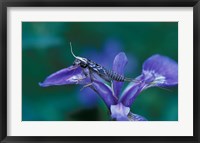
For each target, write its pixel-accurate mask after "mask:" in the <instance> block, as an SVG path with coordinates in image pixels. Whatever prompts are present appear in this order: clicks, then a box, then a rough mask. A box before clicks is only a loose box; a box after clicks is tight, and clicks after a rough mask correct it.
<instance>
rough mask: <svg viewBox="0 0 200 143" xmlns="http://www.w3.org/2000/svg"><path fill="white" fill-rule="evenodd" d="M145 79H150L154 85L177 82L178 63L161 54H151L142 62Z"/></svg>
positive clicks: (171, 84)
mask: <svg viewBox="0 0 200 143" xmlns="http://www.w3.org/2000/svg"><path fill="white" fill-rule="evenodd" d="M142 74H143V75H144V76H145V77H143V78H145V80H147V78H148V80H150V79H151V81H150V82H152V81H153V80H154V81H153V84H154V86H173V85H176V84H178V64H177V62H175V61H174V60H172V59H170V58H168V57H166V56H161V55H153V56H151V57H150V58H148V59H147V60H146V61H145V62H144V64H143V72H142ZM152 78H154V79H152Z"/></svg>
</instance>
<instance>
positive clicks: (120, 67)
mask: <svg viewBox="0 0 200 143" xmlns="http://www.w3.org/2000/svg"><path fill="white" fill-rule="evenodd" d="M127 63H128V59H127V57H126V54H125V53H124V52H120V53H119V54H117V56H116V57H115V59H114V61H113V71H114V72H116V73H118V74H120V75H124V70H125V66H126V64H127ZM123 84H124V83H123V82H118V81H115V80H114V81H113V82H112V86H113V91H114V94H115V95H116V96H117V97H119V94H120V91H121V88H122V86H123Z"/></svg>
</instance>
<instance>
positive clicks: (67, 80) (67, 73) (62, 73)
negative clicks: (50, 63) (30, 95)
mask: <svg viewBox="0 0 200 143" xmlns="http://www.w3.org/2000/svg"><path fill="white" fill-rule="evenodd" d="M80 79H83V80H80ZM88 82H89V79H88V78H85V75H84V74H83V72H82V69H81V67H79V66H70V67H68V68H65V69H62V70H59V71H57V72H56V73H53V74H51V75H50V76H48V77H47V78H46V79H45V80H44V82H42V83H39V85H40V86H41V87H47V86H53V85H65V84H86V83H88Z"/></svg>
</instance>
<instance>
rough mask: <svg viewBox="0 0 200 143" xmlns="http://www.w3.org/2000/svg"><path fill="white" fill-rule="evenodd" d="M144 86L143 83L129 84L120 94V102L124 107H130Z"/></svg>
mask: <svg viewBox="0 0 200 143" xmlns="http://www.w3.org/2000/svg"><path fill="white" fill-rule="evenodd" d="M145 86H146V84H145V83H144V82H141V83H130V84H129V85H128V86H127V87H126V88H125V90H124V92H123V93H122V96H121V98H120V100H119V101H120V102H122V103H123V104H124V105H125V106H127V107H130V106H131V104H132V103H133V102H134V100H135V99H136V97H137V96H138V95H139V94H140V93H141V92H142V90H143V89H144V88H145Z"/></svg>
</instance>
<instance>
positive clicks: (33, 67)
mask: <svg viewBox="0 0 200 143" xmlns="http://www.w3.org/2000/svg"><path fill="white" fill-rule="evenodd" d="M70 41H71V42H72V44H73V50H74V52H75V54H76V55H79V56H84V57H86V58H89V59H91V60H94V61H96V62H97V63H99V64H101V65H103V66H105V67H107V68H108V69H111V68H112V62H113V59H114V57H115V55H116V54H117V53H118V52H121V51H124V52H125V53H126V54H127V57H128V60H129V63H128V64H127V67H126V72H125V75H126V76H127V77H136V76H138V75H139V74H140V73H141V70H142V64H143V62H144V61H145V60H146V59H147V58H148V57H150V56H152V55H153V54H162V55H165V56H168V57H170V58H172V59H174V60H175V61H177V62H178V23H177V22H23V23H22V120H23V121H107V120H110V118H109V113H108V110H107V108H106V106H105V105H104V103H103V102H102V100H101V99H100V98H99V97H98V95H97V94H95V93H94V92H93V91H92V90H90V89H89V88H87V89H85V90H83V91H80V89H81V86H78V85H64V86H52V87H46V88H42V87H40V86H39V85H38V83H39V82H42V81H43V80H44V79H45V78H46V77H47V76H49V75H50V74H52V73H54V72H56V71H58V70H60V69H62V68H65V67H68V66H70V65H72V63H73V61H74V57H73V56H72V55H71V53H70V47H69V42H70ZM126 84H127V83H126ZM125 86H126V85H125ZM125 86H124V87H125ZM131 111H132V112H134V113H136V114H139V115H142V116H144V117H146V118H147V119H148V120H150V121H177V120H178V87H177V86H176V87H173V88H170V90H163V89H160V88H150V89H148V90H146V91H144V92H142V93H141V94H140V95H139V96H138V97H137V99H136V100H135V102H134V103H133V105H132V107H131Z"/></svg>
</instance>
